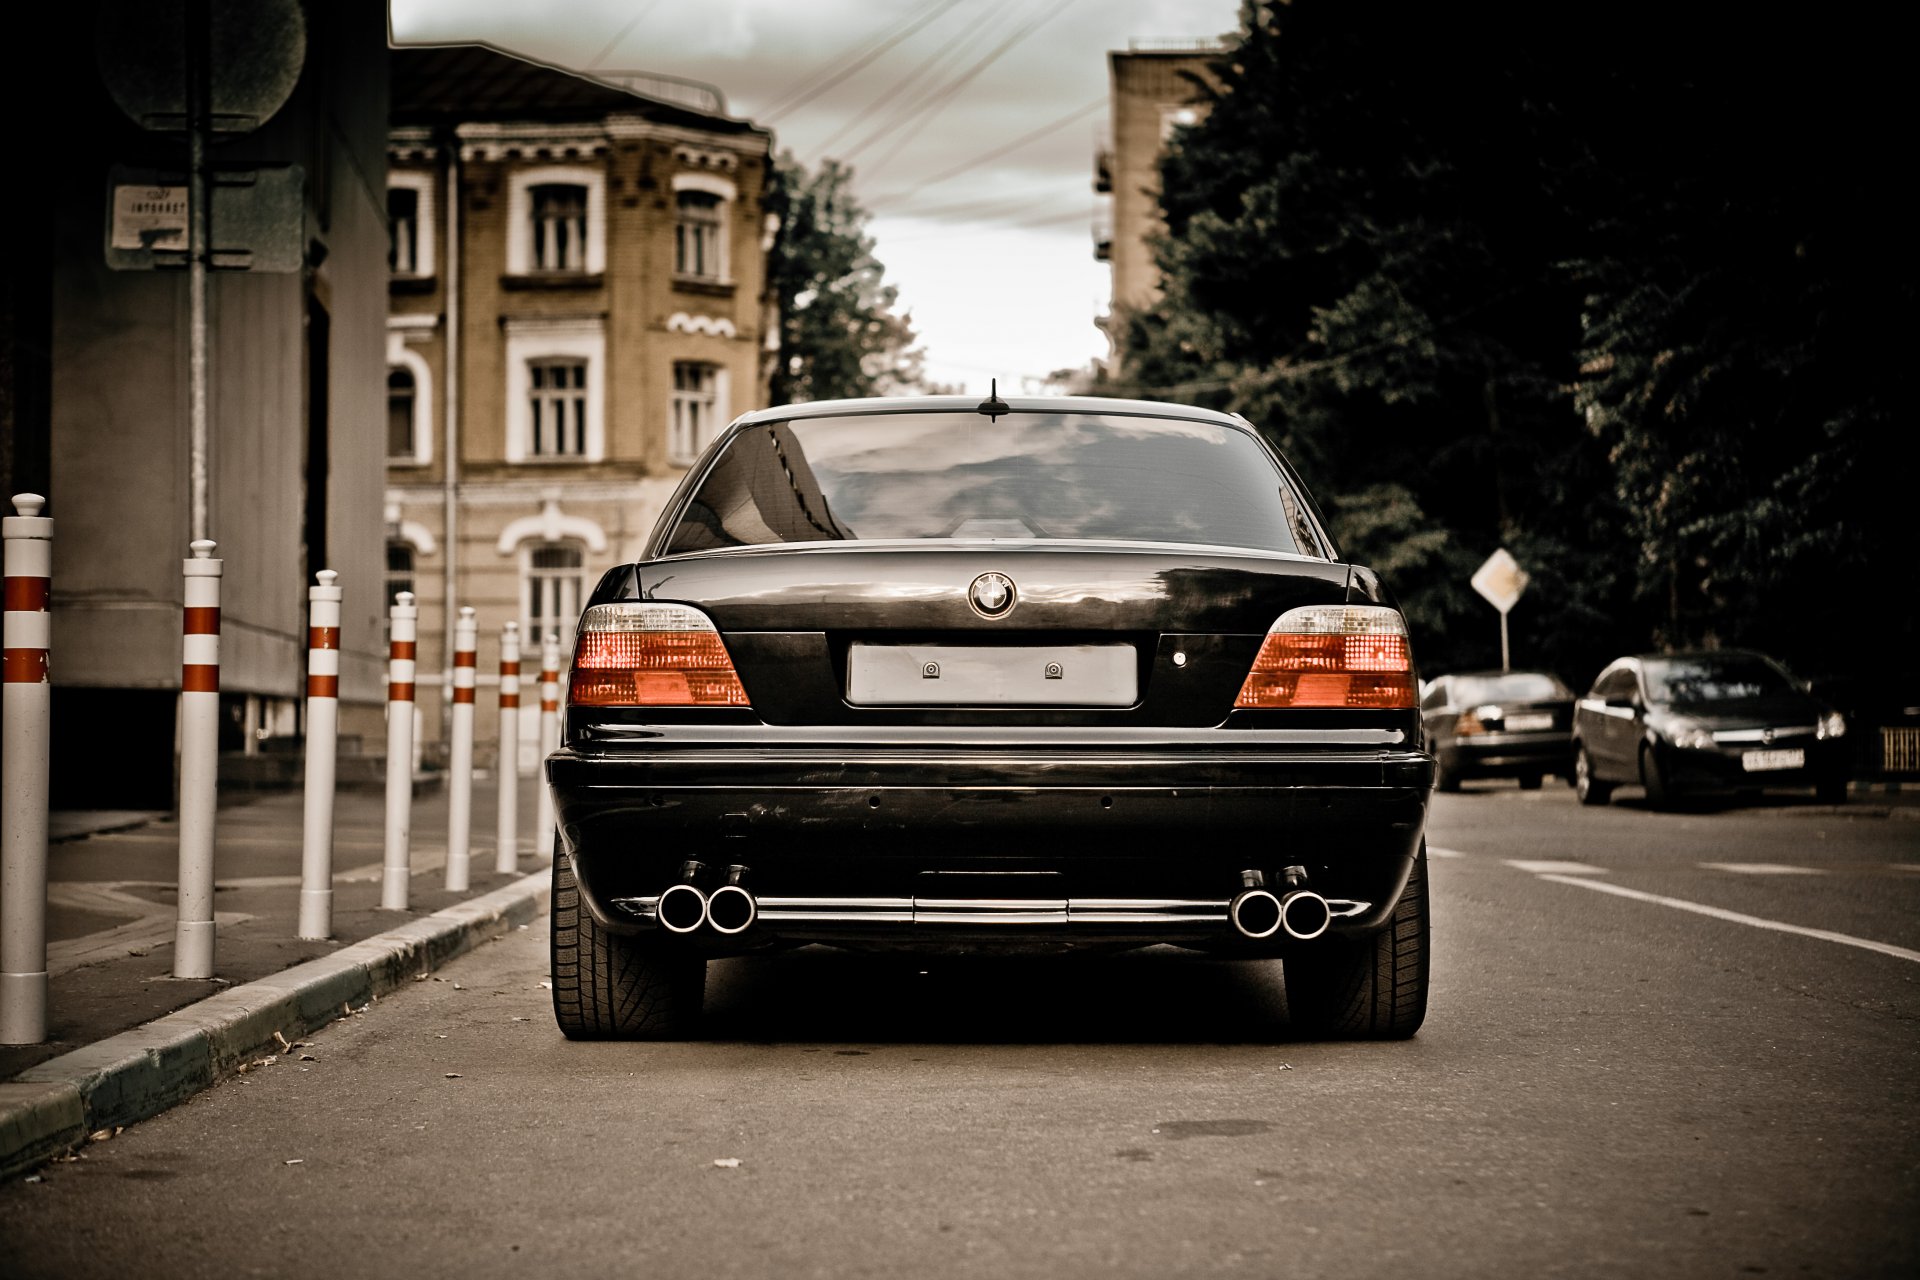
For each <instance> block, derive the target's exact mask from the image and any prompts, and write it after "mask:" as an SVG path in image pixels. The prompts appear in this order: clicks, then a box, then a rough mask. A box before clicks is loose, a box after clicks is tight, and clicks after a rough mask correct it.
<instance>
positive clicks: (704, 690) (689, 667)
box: [567, 603, 749, 707]
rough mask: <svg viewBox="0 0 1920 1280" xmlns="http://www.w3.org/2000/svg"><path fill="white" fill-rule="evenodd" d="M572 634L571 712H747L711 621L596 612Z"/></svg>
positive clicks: (600, 607)
mask: <svg viewBox="0 0 1920 1280" xmlns="http://www.w3.org/2000/svg"><path fill="white" fill-rule="evenodd" d="M574 634H575V636H576V637H577V638H576V640H575V642H574V648H573V672H572V674H571V676H570V677H569V678H568V685H567V700H568V702H570V703H571V704H572V705H574V706H576V707H744V706H747V705H749V704H748V702H747V691H746V690H745V689H744V688H742V687H741V684H740V676H739V673H738V672H736V671H735V670H734V669H733V659H732V658H731V657H730V656H728V654H727V646H726V644H725V643H724V642H723V641H722V640H721V639H720V632H719V631H718V629H716V628H715V627H714V625H713V620H712V619H711V618H709V617H707V615H706V614H704V613H702V612H700V610H698V609H695V608H693V607H691V606H689V605H684V604H640V603H623V604H597V605H594V606H593V607H592V608H590V609H588V610H587V611H586V612H585V613H584V614H582V615H581V617H580V628H579V630H578V631H577V632H575V633H574Z"/></svg>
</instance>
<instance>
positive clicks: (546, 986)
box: [540, 982, 553, 991]
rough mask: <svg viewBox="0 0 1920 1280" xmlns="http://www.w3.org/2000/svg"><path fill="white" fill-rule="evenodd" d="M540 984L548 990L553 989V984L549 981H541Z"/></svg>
mask: <svg viewBox="0 0 1920 1280" xmlns="http://www.w3.org/2000/svg"><path fill="white" fill-rule="evenodd" d="M540 985H541V986H542V987H544V988H546V989H547V990H548V991H551V990H553V984H552V983H551V982H543V983H541V984H540Z"/></svg>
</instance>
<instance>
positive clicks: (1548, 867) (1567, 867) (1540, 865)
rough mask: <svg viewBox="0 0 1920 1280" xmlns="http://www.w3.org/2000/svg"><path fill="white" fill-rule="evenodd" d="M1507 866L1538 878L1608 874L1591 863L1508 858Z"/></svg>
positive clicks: (1604, 869) (1602, 868) (1603, 868)
mask: <svg viewBox="0 0 1920 1280" xmlns="http://www.w3.org/2000/svg"><path fill="white" fill-rule="evenodd" d="M1507 865H1508V866H1510V867H1518V868H1520V869H1521V870H1522V871H1531V872H1532V873H1533V874H1534V875H1537V876H1544V875H1562V876H1604V875H1606V874H1607V869H1606V868H1605V867H1596V866H1594V865H1593V864H1592V863H1590V862H1523V861H1518V860H1516V859H1513V858H1508V859H1507Z"/></svg>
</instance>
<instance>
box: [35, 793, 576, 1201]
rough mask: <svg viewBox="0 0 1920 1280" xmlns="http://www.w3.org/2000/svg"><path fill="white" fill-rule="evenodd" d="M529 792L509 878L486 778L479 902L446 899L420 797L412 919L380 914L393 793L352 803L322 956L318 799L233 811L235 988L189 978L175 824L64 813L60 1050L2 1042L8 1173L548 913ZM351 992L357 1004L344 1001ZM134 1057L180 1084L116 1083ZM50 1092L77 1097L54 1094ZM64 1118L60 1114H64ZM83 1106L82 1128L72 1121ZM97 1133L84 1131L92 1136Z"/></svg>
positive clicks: (56, 919)
mask: <svg viewBox="0 0 1920 1280" xmlns="http://www.w3.org/2000/svg"><path fill="white" fill-rule="evenodd" d="M520 786H521V794H520V805H519V815H520V832H521V854H520V857H519V865H518V869H517V871H516V873H515V874H513V875H503V874H499V873H497V872H495V871H494V869H493V867H494V854H495V841H494V831H495V804H496V802H497V798H498V797H497V793H496V790H495V787H494V784H493V783H492V782H491V781H490V780H487V779H476V780H475V783H474V796H473V840H472V846H473V847H472V858H473V861H472V867H471V874H470V882H471V886H472V887H471V890H470V891H469V892H468V893H464V894H457V893H449V892H447V891H446V890H445V889H444V888H442V887H441V886H442V884H444V882H445V866H446V830H447V797H446V794H445V791H444V789H443V790H441V791H439V792H437V793H435V794H431V795H426V796H421V797H417V798H416V799H415V801H414V807H413V839H412V866H413V881H412V893H411V908H410V909H409V910H408V911H405V912H397V911H384V910H381V909H380V884H381V859H382V853H383V843H384V838H385V834H384V833H385V803H386V801H385V797H384V796H383V795H382V794H381V793H379V792H377V791H341V792H340V793H339V795H338V796H337V798H336V801H335V810H334V859H333V861H334V876H333V889H334V907H333V929H334V936H333V937H332V938H330V939H328V940H326V941H320V942H303V941H301V940H299V939H298V938H296V937H295V936H294V933H295V922H296V917H297V913H298V900H299V891H300V853H301V848H300V846H301V808H302V803H303V801H302V797H301V794H300V793H299V792H297V791H296V792H293V793H289V794H275V795H268V796H264V797H260V798H257V799H254V798H249V799H247V800H245V801H244V802H242V803H238V804H235V805H233V806H231V807H223V808H221V810H220V813H219V822H218V829H217V835H216V847H215V869H216V877H217V889H216V892H215V898H214V901H215V908H214V910H215V919H216V921H217V923H218V926H219V930H218V940H217V942H216V944H215V959H214V969H215V973H216V974H217V975H218V976H217V977H215V978H213V979H208V980H198V979H178V978H174V977H173V976H172V973H171V971H172V965H173V931H174V921H175V883H174V877H175V874H176V859H177V857H178V851H179V833H178V827H177V825H176V823H175V821H174V820H173V818H172V817H171V816H170V815H161V816H159V817H157V818H155V817H153V816H152V815H143V814H113V815H101V816H93V815H83V814H66V815H56V821H55V822H54V824H53V829H54V831H55V832H56V840H57V842H56V843H55V844H54V845H53V846H52V849H51V851H50V856H49V868H48V879H49V884H48V892H47V897H48V918H47V937H48V947H47V951H48V971H49V973H50V975H51V981H50V986H51V991H50V993H49V996H48V1035H49V1039H48V1041H47V1042H46V1043H43V1044H38V1045H0V1171H4V1170H9V1169H13V1168H16V1167H22V1166H21V1157H22V1156H23V1153H24V1147H25V1146H27V1145H32V1144H38V1145H39V1146H41V1147H45V1146H46V1144H47V1142H48V1140H49V1136H48V1135H49V1132H50V1126H53V1128H58V1129H60V1130H61V1131H62V1132H64V1131H68V1130H71V1129H73V1128H74V1126H75V1125H76V1124H80V1123H84V1124H85V1125H87V1126H98V1125H101V1124H114V1123H128V1122H130V1121H131V1120H133V1119H138V1118H141V1115H140V1114H135V1112H143V1114H147V1115H151V1114H154V1113H156V1112H157V1111H159V1110H161V1109H164V1107H166V1106H169V1105H172V1104H173V1103H175V1102H178V1101H181V1100H183V1099H184V1097H186V1096H189V1095H190V1094H191V1093H192V1092H194V1091H196V1090H197V1089H199V1088H203V1087H205V1085H206V1084H208V1083H211V1081H212V1079H215V1078H218V1077H219V1076H220V1075H224V1074H226V1073H227V1072H229V1071H231V1070H233V1069H234V1068H235V1067H237V1066H238V1065H240V1064H241V1063H244V1062H245V1061H247V1060H248V1059H249V1058H250V1057H251V1056H252V1055H253V1054H254V1052H255V1051H261V1052H271V1051H273V1050H274V1049H275V1048H277V1047H278V1045H279V1042H278V1041H277V1040H275V1038H274V1035H273V1033H274V1032H275V1031H279V1032H280V1033H281V1034H282V1035H283V1036H284V1037H287V1038H297V1037H298V1036H299V1035H301V1034H303V1033H304V1032H306V1031H308V1030H311V1029H312V1028H313V1027H315V1026H318V1025H321V1024H322V1023H324V1022H326V1021H328V1020H330V1019H331V1018H334V1017H339V1016H341V1015H342V1014H343V1012H344V1010H343V1009H342V1007H341V1006H342V1004H345V1003H348V1002H352V1003H354V1004H356V1005H357V1004H362V1003H364V1002H365V1001H366V1000H367V999H369V998H373V997H377V996H378V995H379V994H380V993H381V992H383V991H385V990H390V989H392V987H393V986H395V985H397V984H398V983H399V982H401V981H411V980H412V979H413V978H414V977H415V976H416V975H417V974H419V973H421V972H425V971H427V970H430V969H431V968H432V967H433V966H434V965H435V964H438V963H442V962H444V961H445V960H447V959H450V958H451V957H452V956H454V955H457V954H459V953H460V952H463V951H465V950H467V949H469V948H470V947H471V946H473V945H474V944H476V943H477V942H480V941H483V940H485V939H486V938H489V937H492V936H494V935H495V934H497V933H499V932H502V931H504V930H505V929H507V928H512V927H524V926H525V925H526V923H527V922H528V921H530V920H532V919H533V918H534V917H535V916H536V915H537V914H538V912H539V910H540V909H541V908H542V907H543V905H544V900H545V892H546V876H545V874H544V872H545V868H546V866H547V864H548V856H549V853H550V850H548V849H547V848H544V847H543V848H541V850H540V851H539V853H538V855H537V856H536V855H535V854H534V853H533V852H532V849H533V846H534V839H533V827H534V806H535V796H536V793H535V782H534V780H533V779H531V778H523V779H521V781H520ZM63 836H64V837H65V838H62V837H63ZM296 966H297V968H296ZM276 975H279V977H276ZM269 979H271V980H272V981H267V980H269ZM343 992H344V993H347V994H346V995H345V997H344V998H343V999H339V1000H335V999H332V998H331V997H332V996H335V995H340V993H343ZM183 1035H184V1036H186V1038H187V1040H188V1041H194V1040H195V1037H198V1043H199V1047H198V1048H197V1049H196V1050H195V1051H194V1053H193V1054H192V1055H190V1056H196V1058H197V1061H196V1063H195V1064H194V1065H191V1066H190V1067H188V1068H187V1069H186V1070H185V1071H184V1072H183V1071H181V1070H178V1069H176V1068H175V1067H174V1066H169V1065H168V1064H167V1063H165V1062H163V1061H162V1059H164V1058H166V1056H167V1054H168V1053H169V1052H171V1051H172V1049H173V1048H175V1047H177V1046H176V1045H175V1042H176V1041H178V1040H179V1039H180V1037H181V1036H183ZM148 1042H151V1043H148ZM142 1045H146V1048H145V1049H144V1050H142V1049H141V1046H142ZM129 1054H130V1055H131V1058H130V1059H128V1055H129ZM143 1054H144V1057H143ZM122 1059H128V1060H129V1061H132V1062H133V1063H134V1065H135V1066H138V1067H141V1068H142V1069H146V1068H153V1069H154V1070H157V1071H158V1072H159V1075H160V1077H163V1079H161V1082H160V1085H159V1086H158V1089H159V1091H158V1093H155V1092H154V1088H155V1086H154V1082H153V1081H152V1080H147V1081H143V1082H142V1083H140V1084H139V1086H138V1087H137V1088H135V1089H133V1090H132V1091H131V1092H128V1091H127V1090H125V1089H122V1088H121V1087H120V1084H117V1083H116V1082H115V1077H116V1073H118V1075H119V1076H121V1077H124V1076H125V1074H126V1070H127V1068H126V1066H125V1065H124V1064H123V1063H122ZM149 1060H150V1061H149ZM23 1073H24V1075H23ZM149 1074H151V1072H149ZM121 1083H125V1081H124V1079H122V1080H121ZM50 1085H59V1086H61V1088H58V1089H55V1090H54V1091H53V1092H52V1093H51V1094H50V1093H49V1086H50ZM134 1094H140V1095H141V1096H140V1097H135V1096H133V1095H134ZM56 1095H57V1096H56ZM69 1095H72V1096H69ZM96 1095H97V1096H96ZM123 1095H124V1096H123ZM156 1104H157V1105H156ZM49 1107H51V1108H52V1109H53V1111H57V1112H60V1113H61V1115H60V1117H53V1116H52V1115H51V1113H47V1109H48V1108H49ZM75 1107H77V1108H78V1112H77V1113H76V1115H67V1114H66V1113H67V1112H68V1111H73V1110H74V1108H75ZM143 1108H144V1111H143ZM23 1109H24V1110H23ZM36 1109H37V1111H36ZM42 1113H45V1114H42ZM56 1118H58V1119H59V1124H58V1125H54V1124H53V1121H54V1119H56ZM88 1131H89V1130H88V1129H87V1128H81V1129H80V1130H79V1132H80V1134H81V1135H82V1136H84V1134H85V1133H86V1132H88ZM56 1145H63V1144H56Z"/></svg>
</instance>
